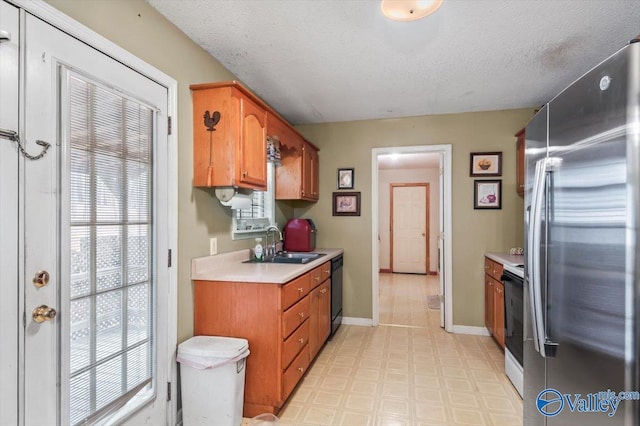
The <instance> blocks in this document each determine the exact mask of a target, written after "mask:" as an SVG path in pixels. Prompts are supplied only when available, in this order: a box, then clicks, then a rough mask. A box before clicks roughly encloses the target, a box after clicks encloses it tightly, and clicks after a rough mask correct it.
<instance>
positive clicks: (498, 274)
mask: <svg viewBox="0 0 640 426" xmlns="http://www.w3.org/2000/svg"><path fill="white" fill-rule="evenodd" d="M502 270H503V267H502V263H498V262H493V274H491V275H493V278H495V279H496V281H502Z"/></svg>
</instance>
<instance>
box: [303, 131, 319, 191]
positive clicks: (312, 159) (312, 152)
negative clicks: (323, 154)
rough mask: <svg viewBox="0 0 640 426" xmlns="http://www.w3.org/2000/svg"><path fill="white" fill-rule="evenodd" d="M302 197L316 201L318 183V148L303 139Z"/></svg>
mask: <svg viewBox="0 0 640 426" xmlns="http://www.w3.org/2000/svg"><path fill="white" fill-rule="evenodd" d="M302 157H303V159H304V161H303V162H302V193H301V196H302V199H303V200H311V201H318V192H319V183H318V177H319V173H318V167H319V165H320V163H319V159H318V150H317V148H316V147H315V146H313V145H311V144H310V143H309V142H307V141H305V142H304V145H303V146H302Z"/></svg>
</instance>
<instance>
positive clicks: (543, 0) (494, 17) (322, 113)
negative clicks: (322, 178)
mask: <svg viewBox="0 0 640 426" xmlns="http://www.w3.org/2000/svg"><path fill="white" fill-rule="evenodd" d="M148 2H149V3H150V4H151V5H152V6H153V7H154V8H156V9H157V10H158V11H159V12H160V13H162V14H163V15H164V16H166V17H167V19H169V20H170V21H172V22H173V23H174V24H175V25H176V26H178V27H179V28H180V29H181V30H182V31H184V32H185V33H186V34H187V35H188V36H189V37H191V38H192V39H193V40H194V41H195V42H196V43H198V44H199V45H200V46H202V47H203V48H204V49H205V50H207V51H208V52H209V53H211V55H213V56H214V57H215V58H216V59H218V60H219V61H220V62H221V63H222V64H223V65H225V66H226V67H227V68H228V69H229V70H230V71H231V72H233V73H234V74H235V75H236V76H237V77H238V78H239V79H240V80H241V81H242V82H243V83H244V84H246V85H247V86H249V87H250V88H251V89H252V90H253V91H254V92H255V93H256V94H257V95H258V96H260V97H261V98H262V99H264V100H265V101H266V102H267V103H268V104H270V105H271V106H272V107H273V108H275V109H276V110H277V111H278V112H280V113H281V114H282V115H283V116H284V117H285V118H287V119H288V120H289V121H291V122H292V123H293V124H301V123H321V122H333V121H350V120H360V119H371V118H387V117H404V116H415V115H429V114H443V113H454V112H468V111H486V110H497V109H509V108H521V107H535V106H539V105H541V104H543V103H544V102H546V101H548V100H549V99H550V98H551V97H553V96H554V95H555V94H557V93H558V92H559V91H560V90H561V89H563V88H564V87H566V86H567V85H568V84H570V83H571V82H572V81H574V80H575V79H577V78H578V77H579V76H580V75H582V74H583V73H585V72H586V71H588V70H589V69H590V68H592V67H593V66H595V65H596V64H597V63H599V62H600V61H602V60H604V59H605V58H606V57H608V56H610V55H611V54H613V53H614V52H615V51H616V50H618V49H620V48H621V47H623V46H624V45H625V44H626V43H627V42H628V41H629V39H631V38H634V37H635V36H637V35H638V34H639V33H640V2H639V1H638V0H599V1H597V0H568V1H563V0H445V1H444V4H443V6H442V7H441V8H440V10H438V11H437V12H436V13H435V14H433V15H431V16H429V17H427V18H425V19H422V20H419V21H414V22H408V23H407V22H405V23H399V22H393V21H389V20H387V19H386V18H384V17H383V16H382V13H381V11H380V4H379V2H378V1H373V0H365V1H361V0H349V1H345V0H262V1H258V0H233V1H217V0H148ZM193 83H202V82H195V81H194V82H193Z"/></svg>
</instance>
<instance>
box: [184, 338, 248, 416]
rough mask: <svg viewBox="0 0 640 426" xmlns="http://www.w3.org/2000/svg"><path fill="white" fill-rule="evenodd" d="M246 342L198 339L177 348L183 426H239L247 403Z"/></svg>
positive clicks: (231, 339) (189, 340)
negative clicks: (245, 391) (244, 404)
mask: <svg viewBox="0 0 640 426" xmlns="http://www.w3.org/2000/svg"><path fill="white" fill-rule="evenodd" d="M247 356H249V342H248V341H247V340H246V339H238V338H235V337H218V336H195V337H192V338H190V339H188V340H186V341H184V342H182V343H181V344H180V345H178V356H177V361H178V362H179V363H180V381H181V387H182V423H183V424H184V425H185V426H191V425H207V426H209V425H216V426H239V425H240V424H241V423H242V405H243V403H244V375H245V361H246V358H247Z"/></svg>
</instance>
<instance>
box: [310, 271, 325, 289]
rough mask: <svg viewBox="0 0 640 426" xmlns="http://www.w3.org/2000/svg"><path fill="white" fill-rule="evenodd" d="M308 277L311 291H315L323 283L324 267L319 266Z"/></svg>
mask: <svg viewBox="0 0 640 426" xmlns="http://www.w3.org/2000/svg"><path fill="white" fill-rule="evenodd" d="M307 275H309V283H310V284H309V285H310V290H313V289H314V288H316V287H318V286H319V285H320V283H321V282H322V266H318V267H317V268H316V269H314V270H312V271H311V272H309V273H308V274H307Z"/></svg>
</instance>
